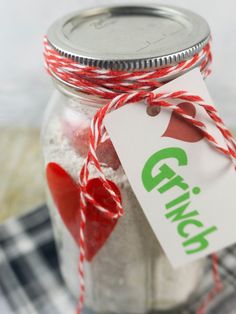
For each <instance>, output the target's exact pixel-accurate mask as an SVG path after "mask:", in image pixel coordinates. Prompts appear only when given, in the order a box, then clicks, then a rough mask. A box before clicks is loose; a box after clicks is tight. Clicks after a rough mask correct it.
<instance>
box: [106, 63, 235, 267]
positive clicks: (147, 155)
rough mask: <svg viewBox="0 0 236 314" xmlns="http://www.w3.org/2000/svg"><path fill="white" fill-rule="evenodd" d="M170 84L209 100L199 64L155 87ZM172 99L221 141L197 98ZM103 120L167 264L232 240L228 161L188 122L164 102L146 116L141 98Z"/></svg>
mask: <svg viewBox="0 0 236 314" xmlns="http://www.w3.org/2000/svg"><path fill="white" fill-rule="evenodd" d="M177 90H187V91H188V92H189V93H191V94H193V95H199V96H201V97H202V98H203V99H204V100H205V101H206V102H208V103H210V104H212V100H211V98H210V96H209V94H208V91H207V88H206V85H205V83H204V81H203V79H202V76H201V74H200V72H199V70H198V69H195V70H193V71H191V72H189V73H187V74H185V75H183V76H181V77H179V78H177V79H176V80H174V81H172V82H170V83H168V84H166V85H164V86H162V87H161V88H159V89H158V92H161V91H164V92H173V91H177ZM178 105H179V106H181V107H182V108H183V109H184V110H185V111H186V112H187V114H189V115H192V116H196V118H198V119H199V120H201V121H203V122H204V123H205V124H206V125H207V129H208V131H209V132H210V134H212V135H213V136H214V137H215V138H216V139H217V141H218V142H219V143H220V144H221V145H223V146H224V147H226V144H225V141H224V138H223V136H222V135H221V133H220V132H219V131H218V129H217V128H216V127H215V125H214V124H213V123H212V122H211V120H210V119H209V117H208V116H207V114H206V113H205V112H204V110H203V109H202V108H200V106H193V105H192V104H191V103H186V102H178ZM105 127H106V129H107V131H108V133H109V135H110V137H111V140H112V142H113V144H114V146H115V149H116V151H117V153H118V155H119V158H120V160H121V163H122V166H123V168H124V171H125V173H126V175H127V177H128V179H129V182H130V184H131V186H132V189H133V191H134V193H135V195H136V197H137V199H138V201H139V203H140V205H141V207H142V209H143V211H144V213H145V215H146V217H147V219H148V221H149V223H150V225H151V227H152V229H153V231H154V233H155V235H156V237H157V238H158V240H159V241H160V243H161V245H162V247H163V249H164V251H165V253H166V255H167V256H168V258H169V260H170V262H171V264H172V265H173V267H175V268H176V267H179V266H182V265H184V264H186V263H189V262H192V261H194V260H196V259H198V258H200V257H203V256H206V255H208V254H210V253H212V252H215V251H217V250H219V249H222V248H224V247H226V246H228V245H230V244H232V243H234V242H235V241H236V227H235V225H236V222H235V221H236V219H235V218H236V201H235V193H236V192H235V191H236V175H235V170H234V167H233V164H232V162H231V160H230V159H229V158H228V157H226V156H224V155H223V154H222V153H220V152H218V151H217V150H216V149H215V148H214V147H213V146H211V145H210V144H209V142H208V141H207V140H206V139H204V138H202V134H201V133H199V131H197V130H196V128H195V127H192V126H189V124H188V123H186V121H184V120H183V119H180V118H179V117H177V116H176V115H173V114H172V112H171V111H170V110H168V109H164V108H162V109H161V111H160V113H159V114H158V115H157V116H149V115H148V114H147V113H146V105H145V104H144V103H138V104H135V105H126V106H124V107H122V108H120V109H118V110H115V111H113V112H111V113H110V114H108V115H107V116H106V118H105ZM124 210H125V209H124ZM134 223H135V221H134Z"/></svg>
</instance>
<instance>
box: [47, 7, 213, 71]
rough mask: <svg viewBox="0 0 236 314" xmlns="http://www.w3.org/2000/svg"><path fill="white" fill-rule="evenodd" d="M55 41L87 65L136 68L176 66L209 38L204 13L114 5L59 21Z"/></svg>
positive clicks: (53, 31) (61, 49)
mask: <svg viewBox="0 0 236 314" xmlns="http://www.w3.org/2000/svg"><path fill="white" fill-rule="evenodd" d="M47 36H48V41H49V43H50V44H51V45H52V46H53V47H54V48H55V49H56V50H57V51H58V52H59V53H60V54H61V55H63V56H66V57H69V58H72V59H73V60H75V61H78V62H79V63H81V64H84V65H90V66H95V67H99V68H105V69H118V70H124V69H126V70H136V69H150V68H152V67H163V66H168V65H174V64H176V63H178V62H180V61H182V60H186V59H189V58H191V57H192V56H193V55H194V54H196V53H198V52H199V51H200V50H201V49H202V48H203V47H204V46H205V45H206V43H207V42H208V41H209V38H210V28H209V25H208V24H207V22H206V21H205V20H204V19H203V18H202V17H201V16H199V15H197V14H195V13H193V12H191V11H188V10H185V9H180V8H177V7H172V6H165V5H155V4H153V5H147V6H146V5H145V6H139V5H135V6H114V7H113V6H111V7H99V8H94V9H88V10H84V11H80V12H76V13H73V14H70V15H67V16H65V17H63V18H61V19H59V20H57V21H56V22H55V23H54V24H53V25H52V26H51V27H50V28H49V31H48V34H47Z"/></svg>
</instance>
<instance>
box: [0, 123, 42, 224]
mask: <svg viewBox="0 0 236 314" xmlns="http://www.w3.org/2000/svg"><path fill="white" fill-rule="evenodd" d="M0 152H1V154H0V163H1V180H0V204H1V207H0V221H3V220H5V219H6V218H8V217H12V216H16V215H20V214H23V213H24V212H26V211H28V210H30V209H32V208H34V207H36V206H38V205H40V204H42V203H44V202H45V195H44V178H43V161H42V153H41V148H40V140H39V131H38V130H34V129H7V128H3V129H0Z"/></svg>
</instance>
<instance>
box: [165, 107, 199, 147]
mask: <svg viewBox="0 0 236 314" xmlns="http://www.w3.org/2000/svg"><path fill="white" fill-rule="evenodd" d="M178 107H180V108H181V109H183V111H184V112H185V114H186V115H188V116H190V117H193V118H194V117H195V116H196V108H195V107H194V105H193V104H191V103H189V102H182V103H181V104H179V105H178ZM162 136H164V137H171V138H174V139H177V140H181V141H184V142H190V143H195V142H199V141H200V140H201V139H203V138H204V134H203V133H202V132H201V130H199V129H198V128H197V127H195V126H194V125H191V124H190V123H189V122H188V121H187V120H186V119H185V118H184V117H181V116H180V115H179V114H178V113H175V112H173V113H172V115H171V118H170V122H169V125H168V127H167V129H166V131H165V133H164V134H163V135H162Z"/></svg>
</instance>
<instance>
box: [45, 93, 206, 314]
mask: <svg viewBox="0 0 236 314" xmlns="http://www.w3.org/2000/svg"><path fill="white" fill-rule="evenodd" d="M95 103H96V102H94V100H92V101H90V100H89V99H87V100H86V101H84V100H82V99H81V98H77V97H70V96H69V95H65V94H62V93H59V92H55V94H54V96H53V97H52V99H51V102H50V104H49V107H48V109H47V112H46V115H45V121H44V126H43V130H42V144H43V151H44V158H45V165H46V167H47V166H48V165H49V164H50V163H56V164H57V165H59V166H60V167H61V168H63V169H64V171H65V172H66V173H67V174H68V176H70V178H71V179H72V180H73V182H74V183H75V184H76V183H78V177H79V172H80V170H81V167H82V165H83V162H84V159H85V156H86V152H87V148H88V133H87V132H88V127H89V124H90V121H91V119H92V117H93V116H94V114H95V113H96V111H97V110H98V109H99V107H98V106H96V105H95ZM98 149H99V153H98V155H99V158H100V162H101V164H102V167H103V171H104V174H105V176H106V177H107V179H109V180H110V181H112V182H114V183H115V184H116V186H117V187H118V188H119V190H120V193H121V198H122V205H123V208H124V215H123V216H122V217H120V218H119V219H118V221H117V223H116V224H115V225H113V226H112V228H110V232H107V234H106V240H105V241H103V243H102V245H101V247H100V248H99V249H98V250H97V251H96V254H94V255H93V257H92V259H91V260H90V261H85V286H86V297H85V306H86V307H88V308H90V309H91V310H92V311H94V312H95V313H117V314H118V313H119V314H120V313H126V314H134V313H135V314H139V313H140V314H143V313H147V312H149V311H151V310H171V309H173V308H176V307H178V306H180V305H182V304H184V303H185V302H187V301H188V299H189V298H190V296H191V295H192V293H193V292H194V290H195V289H196V286H197V285H198V283H199V280H200V278H201V275H202V273H203V269H204V260H201V261H197V262H194V263H192V264H190V265H187V266H185V267H184V268H179V269H178V270H177V271H176V270H174V269H173V268H172V267H171V265H170V263H169V262H168V260H167V257H166V256H165V254H164V252H163V250H162V248H161V246H160V244H159V243H158V240H157V239H156V237H155V235H154V233H153V231H152V229H151V227H150V225H149V224H148V222H147V219H146V217H145V215H144V213H143V211H142V208H141V207H140V205H139V203H138V201H137V199H136V197H135V195H134V193H133V191H132V189H131V187H130V185H129V183H128V180H127V177H126V175H125V173H124V171H123V169H122V166H121V165H120V162H119V159H118V157H117V155H116V153H115V151H114V148H113V146H112V144H111V142H110V141H109V139H107V140H106V141H105V142H104V143H103V144H101V147H100V148H98ZM93 176H95V177H96V173H94V174H93V170H91V177H93ZM57 188H58V187H57ZM51 192H52V191H51V190H49V189H48V190H47V196H48V206H49V209H50V214H51V219H52V224H53V229H54V234H55V239H56V243H57V247H58V252H59V258H60V267H61V272H62V275H63V277H64V279H65V282H66V284H67V285H68V288H69V290H70V291H71V292H72V294H73V295H74V296H75V297H76V298H78V296H79V276H78V260H79V246H78V245H77V243H76V241H75V239H74V237H73V236H72V235H71V232H70V231H71V230H69V229H70V227H69V229H68V226H67V227H66V225H65V221H64V220H63V219H62V216H61V210H62V209H59V208H58V206H59V207H60V204H59V203H58V202H57V201H55V198H54V197H52V193H51ZM57 192H58V193H60V192H63V191H57ZM74 193H75V192H74ZM68 204H69V205H68V206H70V202H69V203H68ZM68 210H69V208H68ZM74 223H76V222H74ZM94 232H95V231H94V230H93V231H92V233H94ZM98 232H100V231H99V230H98ZM101 232H103V231H101ZM95 233H96V232H95ZM91 241H93V238H91Z"/></svg>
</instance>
